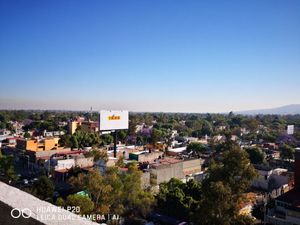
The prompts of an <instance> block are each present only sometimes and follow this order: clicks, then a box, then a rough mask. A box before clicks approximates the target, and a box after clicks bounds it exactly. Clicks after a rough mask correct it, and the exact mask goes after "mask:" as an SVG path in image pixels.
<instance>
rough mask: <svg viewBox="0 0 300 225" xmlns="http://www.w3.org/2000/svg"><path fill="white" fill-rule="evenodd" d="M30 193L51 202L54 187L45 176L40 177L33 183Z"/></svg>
mask: <svg viewBox="0 0 300 225" xmlns="http://www.w3.org/2000/svg"><path fill="white" fill-rule="evenodd" d="M31 192H32V193H33V194H34V195H36V196H37V197H38V198H40V199H42V200H52V197H53V192H54V185H53V183H52V181H51V180H50V179H49V178H48V177H47V176H41V177H39V179H38V181H37V182H36V183H34V185H33V187H32V189H31Z"/></svg>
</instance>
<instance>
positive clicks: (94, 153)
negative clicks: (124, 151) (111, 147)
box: [84, 149, 108, 162]
mask: <svg viewBox="0 0 300 225" xmlns="http://www.w3.org/2000/svg"><path fill="white" fill-rule="evenodd" d="M84 156H85V157H93V158H94V162H97V161H98V160H100V159H102V160H104V161H107V160H108V155H107V152H105V151H102V150H100V149H92V150H90V151H88V152H86V153H85V154H84Z"/></svg>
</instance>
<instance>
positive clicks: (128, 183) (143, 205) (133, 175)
mask: <svg viewBox="0 0 300 225" xmlns="http://www.w3.org/2000/svg"><path fill="white" fill-rule="evenodd" d="M141 175H142V172H141V171H140V170H139V169H138V167H137V164H136V163H131V164H129V166H128V172H127V173H126V174H124V175H123V176H122V175H121V179H122V182H123V188H124V191H123V196H122V202H123V206H124V215H125V216H127V217H129V218H130V217H142V218H145V217H146V216H147V215H148V213H149V212H150V211H151V208H152V206H153V203H154V198H153V196H152V194H151V193H149V192H146V191H144V190H142V185H141Z"/></svg>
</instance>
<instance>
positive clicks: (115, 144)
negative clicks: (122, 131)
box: [114, 130, 117, 158]
mask: <svg viewBox="0 0 300 225" xmlns="http://www.w3.org/2000/svg"><path fill="white" fill-rule="evenodd" d="M114 157H115V158H117V130H115V131H114Z"/></svg>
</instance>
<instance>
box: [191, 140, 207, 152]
mask: <svg viewBox="0 0 300 225" xmlns="http://www.w3.org/2000/svg"><path fill="white" fill-rule="evenodd" d="M187 151H188V152H191V151H194V152H195V153H197V154H198V155H199V154H202V153H204V152H205V151H206V147H205V146H204V145H203V144H201V143H198V142H191V143H190V144H189V145H188V146H187Z"/></svg>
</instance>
